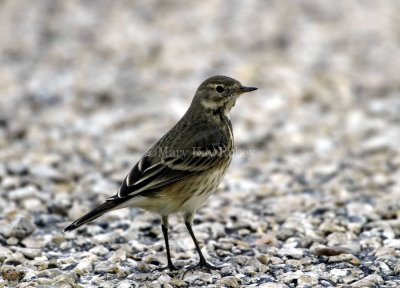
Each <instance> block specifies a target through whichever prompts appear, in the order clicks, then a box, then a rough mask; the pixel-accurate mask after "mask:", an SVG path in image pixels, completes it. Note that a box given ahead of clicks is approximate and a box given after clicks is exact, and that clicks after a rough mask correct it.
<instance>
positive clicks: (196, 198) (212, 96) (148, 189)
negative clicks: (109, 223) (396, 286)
mask: <svg viewBox="0 0 400 288" xmlns="http://www.w3.org/2000/svg"><path fill="white" fill-rule="evenodd" d="M254 90H257V88H256V87H246V86H243V85H242V84H241V83H240V82H239V81H237V80H235V79H233V78H230V77H227V76H221V75H217V76H213V77H210V78H208V79H206V80H205V81H204V82H202V83H201V84H200V86H199V87H198V89H197V91H196V93H195V95H194V97H193V100H192V102H191V104H190V106H189V108H188V110H187V111H186V113H185V114H184V116H183V117H182V118H181V119H180V120H179V121H178V122H177V123H176V125H175V126H173V127H172V128H171V129H170V130H169V131H168V132H167V133H166V134H165V135H164V136H163V137H162V138H160V140H158V141H157V142H156V143H155V144H154V145H153V146H152V147H151V148H150V149H149V150H148V151H147V153H145V154H144V156H143V157H142V158H141V159H140V160H139V161H138V162H137V163H136V165H134V166H133V168H132V169H131V170H130V172H129V173H128V174H127V176H126V177H125V179H124V181H123V182H122V184H121V185H120V187H119V190H118V192H117V193H116V194H115V195H113V196H111V197H109V198H107V199H106V200H105V202H104V203H103V204H101V205H99V206H98V207H96V208H94V209H93V210H91V211H90V212H88V213H87V214H85V215H83V216H82V217H81V218H79V219H77V220H75V221H74V222H73V223H71V224H70V225H69V226H67V227H66V228H65V229H64V231H70V230H74V229H76V228H78V227H80V226H81V225H83V224H85V223H88V222H90V221H92V220H94V219H96V218H98V217H100V216H101V215H103V214H104V213H107V212H109V211H112V210H116V209H120V208H127V207H129V208H132V207H136V208H142V209H145V210H148V211H151V212H155V213H157V214H159V215H160V217H161V230H162V233H163V236H164V241H165V247H166V252H167V263H168V265H167V266H165V267H161V268H160V270H163V269H169V270H170V271H174V270H179V269H178V268H177V267H176V266H174V264H173V263H172V260H171V252H170V247H169V240H168V228H169V224H168V217H169V216H170V215H171V214H174V213H182V214H183V218H184V222H185V226H186V228H187V230H188V232H189V234H190V236H191V238H192V240H193V242H194V245H195V248H196V250H197V253H198V256H199V262H198V264H195V265H192V266H191V267H190V268H191V269H197V268H200V269H201V268H203V269H207V270H208V271H210V269H218V268H219V267H217V266H214V265H213V264H211V263H209V262H208V261H206V259H205V257H204V256H203V253H202V252H201V249H200V246H199V243H198V241H197V239H196V237H195V235H194V233H193V229H192V222H193V218H194V215H195V213H196V210H197V209H198V208H199V207H200V206H202V204H203V203H204V202H205V201H206V200H207V199H208V198H209V196H210V195H211V194H212V193H213V192H214V191H215V190H216V189H217V187H218V186H219V185H220V183H221V181H222V179H223V177H224V175H225V173H226V171H227V169H228V167H229V165H230V163H231V160H232V156H233V152H234V138H233V131H232V124H231V120H230V117H229V114H230V111H231V109H232V107H233V106H234V105H235V103H236V100H237V99H238V97H239V96H240V95H242V94H244V93H247V92H251V91H254Z"/></svg>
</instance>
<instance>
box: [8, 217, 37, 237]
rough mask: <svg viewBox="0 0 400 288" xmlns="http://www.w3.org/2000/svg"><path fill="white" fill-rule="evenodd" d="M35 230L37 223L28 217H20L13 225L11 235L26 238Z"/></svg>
mask: <svg viewBox="0 0 400 288" xmlns="http://www.w3.org/2000/svg"><path fill="white" fill-rule="evenodd" d="M33 231H35V225H34V224H33V223H32V222H31V221H30V220H28V219H27V218H26V217H18V218H17V219H16V220H15V221H14V222H13V223H12V226H11V231H10V236H12V237H15V238H17V239H20V240H21V239H24V238H25V237H27V236H29V235H30V234H32V233H33Z"/></svg>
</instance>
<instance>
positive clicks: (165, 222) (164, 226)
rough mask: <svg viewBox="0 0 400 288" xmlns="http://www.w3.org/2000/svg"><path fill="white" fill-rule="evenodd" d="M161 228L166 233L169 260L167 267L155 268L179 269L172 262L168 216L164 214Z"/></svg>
mask: <svg viewBox="0 0 400 288" xmlns="http://www.w3.org/2000/svg"><path fill="white" fill-rule="evenodd" d="M161 230H162V232H163V235H164V241H165V248H166V249H167V261H168V266H166V267H161V268H157V269H155V270H157V271H162V270H165V269H167V268H168V269H169V270H170V271H174V270H178V269H177V268H176V267H175V266H174V264H172V261H171V252H170V250H169V241H168V216H162V221H161Z"/></svg>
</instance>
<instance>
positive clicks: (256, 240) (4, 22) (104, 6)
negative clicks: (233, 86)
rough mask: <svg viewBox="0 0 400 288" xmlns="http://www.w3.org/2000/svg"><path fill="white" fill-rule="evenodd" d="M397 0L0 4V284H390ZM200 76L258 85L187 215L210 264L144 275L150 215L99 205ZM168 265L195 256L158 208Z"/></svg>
mask: <svg viewBox="0 0 400 288" xmlns="http://www.w3.org/2000/svg"><path fill="white" fill-rule="evenodd" d="M399 15H400V2H399V1H395V0H393V1H312V0H308V1H278V0H276V1H211V0H210V1H191V2H190V3H189V2H186V3H185V5H184V4H183V2H181V1H177V0H171V1H155V0H152V1H52V0H47V1H35V3H34V4H32V3H26V1H22V0H12V1H11V0H9V1H1V2H0V24H1V25H0V43H1V45H0V195H1V197H0V266H1V267H0V287H12V286H17V287H119V288H125V287H145V286H146V287H196V286H198V287H204V286H208V287H264V288H266V287H349V286H351V287H399V286H400V280H399V279H400V260H399V259H400V239H399V238H400V219H399V217H400V152H399V143H400V76H399V75H400V48H399V47H400V16H399ZM215 74H224V75H227V76H232V77H234V78H236V79H239V80H240V81H242V83H243V84H245V85H250V86H257V87H259V90H258V91H257V92H255V93H251V95H250V94H249V95H248V96H247V95H246V97H243V98H241V99H240V100H239V101H238V103H237V105H236V107H235V108H234V109H233V113H232V122H233V126H234V133H235V138H236V144H237V148H238V150H237V153H236V155H235V158H234V160H233V162H232V165H231V168H230V170H229V172H228V174H227V176H226V178H225V181H224V183H223V185H221V189H220V190H219V191H217V192H216V194H215V195H214V196H213V197H212V198H211V199H210V200H209V201H208V202H207V203H206V204H205V205H204V207H202V208H201V209H200V210H199V211H198V213H197V216H196V217H195V225H194V231H195V233H196V235H197V237H198V239H199V241H200V242H201V245H202V247H203V251H204V253H205V254H206V257H207V259H208V260H210V261H211V262H213V263H214V264H217V265H224V266H225V267H224V268H223V269H222V270H220V271H217V272H215V271H214V272H213V273H212V274H209V273H206V272H202V271H195V272H189V273H187V274H186V275H185V277H183V272H179V273H169V272H168V271H166V272H151V271H152V270H153V269H154V268H157V267H160V266H163V265H165V264H166V261H165V254H166V253H165V249H164V242H163V237H162V233H161V229H160V225H159V224H160V221H159V219H158V217H157V215H153V214H151V213H147V212H144V211H141V210H139V209H124V210H120V211H115V212H112V213H109V214H107V215H105V216H103V217H101V218H100V219H98V220H96V221H95V222H93V223H91V224H90V225H86V226H84V227H82V228H80V229H79V230H78V231H74V232H72V233H63V232H62V229H63V228H64V227H65V226H66V225H67V224H68V223H69V222H70V221H72V220H74V219H75V218H77V217H79V216H80V215H82V214H83V213H85V212H87V211H88V210H89V209H90V208H93V207H94V206H95V205H97V204H100V203H101V202H102V201H103V200H104V199H105V198H106V197H108V196H110V195H112V194H114V193H115V192H116V189H117V188H118V186H119V183H120V181H121V180H122V179H123V177H124V176H125V174H126V173H127V172H128V170H129V168H130V167H131V165H133V164H134V163H135V161H137V160H138V159H139V157H140V156H141V155H142V154H143V153H144V152H145V151H146V150H147V148H148V147H149V145H151V144H152V143H154V141H156V140H157V139H158V138H159V137H160V136H161V135H163V134H164V133H165V132H166V131H167V130H168V129H169V128H170V127H171V126H172V125H173V124H174V123H175V122H176V121H177V120H178V119H179V118H180V116H181V115H182V114H183V113H184V111H185V109H186V108H187V107H188V105H189V103H190V100H191V98H192V96H193V94H194V91H195V89H196V88H197V86H198V85H199V84H200V83H201V82H202V81H203V80H204V79H205V78H207V77H209V76H212V75H215ZM171 222H172V223H171V225H172V227H171V233H170V236H171V247H172V251H173V261H174V262H175V263H176V264H177V265H179V266H181V267H183V266H185V265H189V264H192V263H194V262H195V261H197V253H196V251H195V249H194V245H193V243H192V241H191V239H190V236H189V235H188V233H187V231H186V229H185V227H184V224H183V223H182V219H181V217H173V218H172V219H171Z"/></svg>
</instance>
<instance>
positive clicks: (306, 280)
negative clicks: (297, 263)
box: [297, 274, 318, 287]
mask: <svg viewBox="0 0 400 288" xmlns="http://www.w3.org/2000/svg"><path fill="white" fill-rule="evenodd" d="M317 284H318V278H317V276H316V275H310V274H305V275H301V276H300V277H299V278H298V279H297V285H298V287H314V286H315V285H317Z"/></svg>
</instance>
